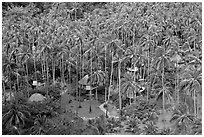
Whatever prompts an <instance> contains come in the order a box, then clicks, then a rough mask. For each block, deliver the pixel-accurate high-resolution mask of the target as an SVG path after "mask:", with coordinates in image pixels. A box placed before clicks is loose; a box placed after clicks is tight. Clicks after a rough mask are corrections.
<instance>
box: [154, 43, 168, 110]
mask: <svg viewBox="0 0 204 137" xmlns="http://www.w3.org/2000/svg"><path fill="white" fill-rule="evenodd" d="M168 51H169V50H168V48H165V47H161V46H159V47H157V49H156V53H155V66H156V68H157V70H160V71H158V73H160V74H161V75H162V76H161V81H162V82H161V84H162V87H163V89H162V91H165V83H164V75H165V71H164V68H168V67H169V66H170V60H169V56H168ZM162 98H163V111H165V94H163V97H162Z"/></svg>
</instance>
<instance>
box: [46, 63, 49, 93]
mask: <svg viewBox="0 0 204 137" xmlns="http://www.w3.org/2000/svg"><path fill="white" fill-rule="evenodd" d="M46 67H47V82H46V83H47V87H46V88H47V89H46V90H47V97H48V86H49V73H48V72H49V66H48V59H46Z"/></svg>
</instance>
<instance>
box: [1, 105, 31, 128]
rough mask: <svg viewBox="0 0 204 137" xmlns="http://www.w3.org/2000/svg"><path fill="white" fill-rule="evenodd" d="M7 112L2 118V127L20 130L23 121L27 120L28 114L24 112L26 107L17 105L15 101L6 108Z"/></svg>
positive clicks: (23, 123)
mask: <svg viewBox="0 0 204 137" xmlns="http://www.w3.org/2000/svg"><path fill="white" fill-rule="evenodd" d="M8 108H9V109H8V111H7V112H6V113H5V114H4V115H3V117H2V125H3V126H4V127H5V128H7V129H9V128H10V127H12V126H15V127H17V128H18V129H19V128H22V127H23V126H24V125H25V120H28V118H29V117H30V113H29V112H28V111H27V110H26V108H27V107H26V106H25V105H22V104H17V103H16V101H15V102H13V103H12V104H10V105H9V106H8Z"/></svg>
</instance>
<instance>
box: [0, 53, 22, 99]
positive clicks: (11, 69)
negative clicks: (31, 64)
mask: <svg viewBox="0 0 204 137" xmlns="http://www.w3.org/2000/svg"><path fill="white" fill-rule="evenodd" d="M2 69H3V74H4V77H5V78H6V79H7V80H8V84H9V87H10V96H11V93H12V84H13V82H14V80H15V79H16V76H17V75H18V73H17V72H16V69H18V66H17V64H16V63H15V62H14V60H13V59H12V54H11V55H10V56H7V55H6V56H3V66H2Z"/></svg>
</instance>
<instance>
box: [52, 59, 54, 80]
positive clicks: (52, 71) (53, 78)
mask: <svg viewBox="0 0 204 137" xmlns="http://www.w3.org/2000/svg"><path fill="white" fill-rule="evenodd" d="M52 78H53V83H55V61H54V58H53V60H52Z"/></svg>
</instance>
